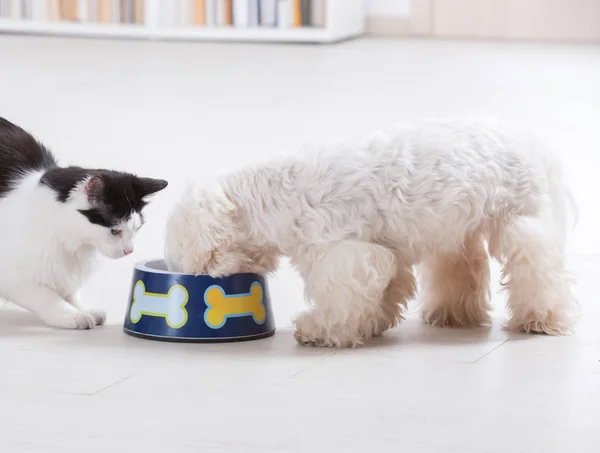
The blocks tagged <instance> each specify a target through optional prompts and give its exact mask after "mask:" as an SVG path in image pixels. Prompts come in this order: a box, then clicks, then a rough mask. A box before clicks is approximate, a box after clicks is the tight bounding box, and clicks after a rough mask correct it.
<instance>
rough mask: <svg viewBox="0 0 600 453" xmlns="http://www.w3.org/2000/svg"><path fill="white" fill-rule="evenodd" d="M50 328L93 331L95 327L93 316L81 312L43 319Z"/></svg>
mask: <svg viewBox="0 0 600 453" xmlns="http://www.w3.org/2000/svg"><path fill="white" fill-rule="evenodd" d="M44 320H45V321H46V324H48V325H49V326H50V327H58V328H59V329H82V330H84V329H93V328H94V327H95V326H96V320H95V319H94V316H92V315H91V314H89V313H84V312H82V311H73V312H70V313H61V314H58V315H53V316H50V317H48V316H47V317H46V318H45V319H44Z"/></svg>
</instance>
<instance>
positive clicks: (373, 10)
mask: <svg viewBox="0 0 600 453" xmlns="http://www.w3.org/2000/svg"><path fill="white" fill-rule="evenodd" d="M365 3H366V5H367V15H368V16H372V17H375V16H376V17H408V16H409V15H410V3H411V0H365Z"/></svg>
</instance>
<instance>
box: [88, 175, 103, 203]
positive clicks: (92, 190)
mask: <svg viewBox="0 0 600 453" xmlns="http://www.w3.org/2000/svg"><path fill="white" fill-rule="evenodd" d="M105 188H106V183H105V182H104V180H103V179H102V178H101V177H100V176H92V177H91V178H90V179H89V180H88V182H86V183H85V186H84V187H83V193H84V194H85V196H86V197H87V200H88V202H89V203H90V204H91V203H93V202H94V201H96V200H98V199H99V198H100V197H102V195H103V194H104V189H105Z"/></svg>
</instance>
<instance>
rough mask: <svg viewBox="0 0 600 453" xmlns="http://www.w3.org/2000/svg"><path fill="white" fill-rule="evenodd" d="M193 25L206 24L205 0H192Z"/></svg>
mask: <svg viewBox="0 0 600 453" xmlns="http://www.w3.org/2000/svg"><path fill="white" fill-rule="evenodd" d="M194 25H206V0H194Z"/></svg>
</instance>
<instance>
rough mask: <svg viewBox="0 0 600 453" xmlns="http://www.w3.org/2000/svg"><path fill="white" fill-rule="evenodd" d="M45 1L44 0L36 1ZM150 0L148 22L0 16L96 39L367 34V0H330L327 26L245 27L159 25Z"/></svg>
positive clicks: (329, 38)
mask: <svg viewBox="0 0 600 453" xmlns="http://www.w3.org/2000/svg"><path fill="white" fill-rule="evenodd" d="M33 1H43V0H33ZM164 1H170V0H146V3H145V9H144V17H145V21H144V22H145V23H144V24H139V25H138V24H123V23H91V22H68V21H39V20H29V19H5V18H0V34H2V33H4V34H9V33H10V34H32V35H53V36H79V37H96V38H125V39H128V38H129V39H160V40H188V41H238V42H281V43H315V44H318V43H322V44H327V43H334V42H338V41H343V40H346V39H351V38H355V37H358V36H360V35H362V34H363V33H364V28H365V7H364V1H363V0H327V1H326V3H325V5H326V6H325V26H324V27H298V28H278V27H244V28H238V27H235V26H219V27H217V26H178V27H164V26H161V25H159V20H158V19H159V17H158V16H159V13H160V9H159V6H160V5H159V2H164Z"/></svg>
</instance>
